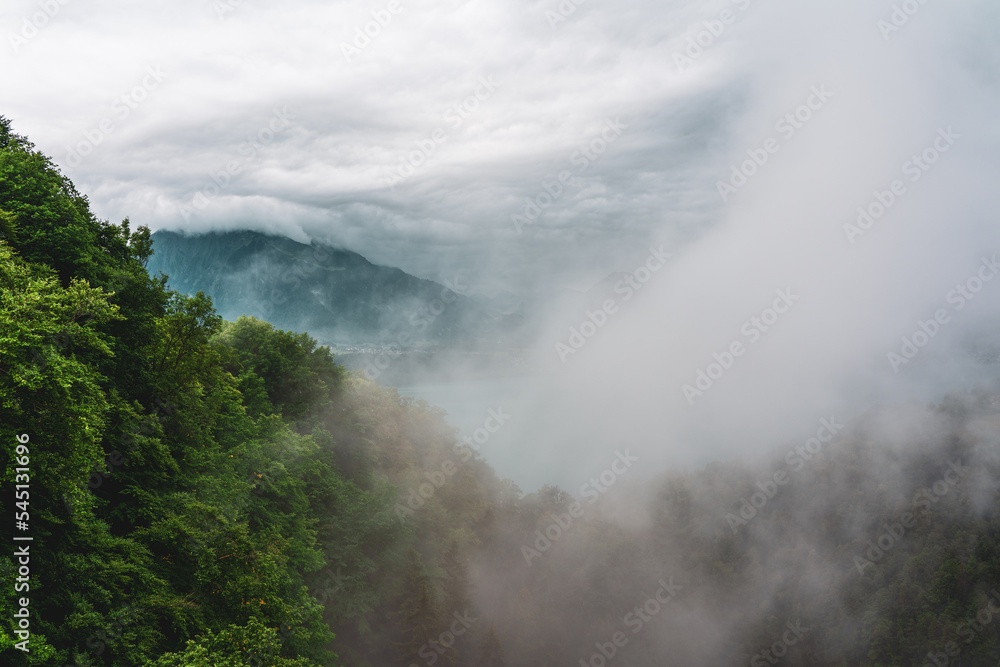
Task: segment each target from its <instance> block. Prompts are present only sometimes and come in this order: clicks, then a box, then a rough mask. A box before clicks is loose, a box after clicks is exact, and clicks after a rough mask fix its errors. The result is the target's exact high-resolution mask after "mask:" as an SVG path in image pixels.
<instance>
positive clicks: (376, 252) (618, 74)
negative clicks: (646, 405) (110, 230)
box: [0, 0, 877, 291]
mask: <svg viewBox="0 0 1000 667" xmlns="http://www.w3.org/2000/svg"><path fill="white" fill-rule="evenodd" d="M43 5H44V3H39V2H37V1H32V0H24V1H22V0H12V1H10V2H5V3H3V8H2V10H0V12H2V13H0V20H2V23H3V25H4V26H5V31H6V32H7V34H6V36H5V39H4V42H5V43H4V48H3V49H2V56H0V64H2V77H3V80H4V81H3V82H4V90H5V95H4V100H3V102H4V104H3V106H4V108H3V113H5V114H6V115H7V116H9V117H11V118H13V119H14V121H15V123H16V127H17V128H18V129H19V130H20V131H21V132H24V133H27V134H29V136H31V138H32V139H33V140H34V141H35V142H36V143H37V144H38V146H39V147H40V148H41V149H42V150H43V151H45V152H46V153H47V154H49V155H51V156H52V157H53V158H54V159H55V161H56V162H57V163H59V164H60V165H61V166H62V167H63V169H64V170H65V171H66V173H68V174H69V175H70V176H71V177H72V178H73V179H74V181H75V182H76V183H77V185H78V186H79V187H80V188H81V190H83V191H84V192H86V193H87V194H89V195H90V197H91V201H92V203H93V205H94V208H95V210H96V211H97V213H98V214H99V215H100V216H102V217H107V218H110V219H112V220H118V219H120V218H123V217H125V216H130V217H131V219H132V220H134V221H135V222H137V223H143V224H147V225H150V226H151V227H153V228H171V229H187V230H192V231H194V230H204V229H209V228H232V227H253V228H258V229H269V230H274V231H280V232H282V233H285V234H288V235H291V236H294V237H296V238H300V239H304V238H307V237H316V238H321V239H324V240H328V241H332V242H334V243H337V244H340V245H343V246H345V247H347V248H350V249H353V250H356V251H359V252H362V253H364V254H365V255H367V256H368V257H369V258H370V259H372V260H373V261H376V262H378V263H384V264H391V265H396V266H400V267H402V268H404V269H406V270H409V271H411V272H413V273H417V274H419V275H421V276H425V277H438V278H441V277H445V276H443V275H442V274H447V273H448V272H451V271H454V270H456V267H457V268H465V269H467V270H472V272H473V273H474V274H475V275H474V276H472V281H473V282H474V283H476V284H479V285H481V286H482V287H483V288H484V289H490V288H494V289H495V288H497V287H501V286H507V287H510V288H512V289H515V291H517V290H520V289H531V288H532V287H537V286H538V282H539V280H542V281H544V282H545V284H546V286H547V287H548V286H552V287H555V288H556V289H558V288H561V287H566V286H569V287H577V288H586V287H589V286H590V285H591V284H593V283H594V282H596V281H597V280H600V279H601V278H603V277H604V276H605V275H607V273H609V272H610V271H613V270H625V269H627V268H628V266H629V264H630V262H632V258H633V257H635V256H637V254H642V253H644V252H645V247H646V246H647V245H648V242H649V241H650V240H652V239H653V238H657V237H659V236H660V235H661V233H662V232H663V230H670V231H671V233H673V234H677V238H678V239H681V238H685V239H686V238H691V237H692V235H696V234H697V233H698V230H699V229H701V228H703V227H704V226H706V225H711V224H712V223H713V221H714V220H715V219H716V217H717V215H718V211H717V209H718V208H719V205H720V204H721V201H720V200H719V198H718V197H717V196H716V193H715V191H714V188H713V179H714V177H715V176H716V173H715V172H717V171H718V167H719V163H718V162H717V161H715V162H713V158H718V157H719V156H720V155H723V154H724V152H725V148H726V140H727V136H728V134H729V132H730V131H731V127H730V125H729V123H730V121H731V120H732V118H733V117H734V115H736V114H738V112H739V110H740V108H741V106H742V105H743V104H744V103H745V100H746V96H747V95H748V94H749V93H750V91H749V89H748V86H747V82H746V81H745V80H741V79H742V77H741V76H740V69H741V68H740V64H739V57H738V55H737V52H736V48H735V45H736V44H737V43H738V42H739V41H740V40H744V39H747V37H748V35H749V34H751V33H752V31H753V29H754V27H753V23H754V22H758V21H761V20H765V17H762V16H760V15H756V14H757V8H756V7H754V6H753V5H752V4H747V3H745V2H743V1H742V0H741V2H740V3H739V4H729V3H715V4H711V3H690V2H687V3H685V2H673V1H671V2H666V3H664V2H641V1H639V2H625V3H615V4H608V3H599V2H594V1H593V0H588V1H586V2H583V3H582V4H580V6H578V7H577V6H576V5H575V4H572V3H571V2H570V0H566V2H564V3H563V4H562V5H561V6H560V3H559V2H558V1H557V0H543V1H540V2H539V1H528V2H500V1H479V2H458V1H444V2H441V1H438V2H429V1H426V0H398V2H396V3H392V5H391V6H390V3H389V2H388V1H383V0H373V1H361V2H310V1H308V0H298V1H296V2H282V3H269V2H265V1H264V0H242V1H240V0H219V1H218V2H216V1H215V0H198V1H184V0H181V1H179V2H174V3H171V4H169V5H158V4H152V5H150V4H135V3H125V2H108V1H104V2H102V1H100V0H98V1H97V2H86V3H84V2H78V1H77V0H64V1H63V2H59V1H58V0H52V4H51V7H49V9H48V11H47V12H46V11H44V10H43V8H42V7H43ZM727 6H729V7H732V10H733V11H734V17H735V18H736V19H737V20H736V21H735V22H734V23H733V24H732V25H730V26H727V27H726V30H725V32H724V34H723V35H721V36H720V37H719V38H718V39H717V40H715V43H714V44H712V45H711V47H710V48H709V49H706V51H705V53H704V55H702V56H701V57H700V58H698V59H697V60H696V61H692V64H691V66H690V67H689V68H687V69H686V71H685V72H681V71H680V68H679V67H678V65H677V64H676V63H675V61H674V59H673V54H674V53H675V52H682V49H683V47H684V46H685V39H686V37H687V36H689V35H694V34H696V33H697V31H698V30H700V29H703V28H702V26H701V25H700V22H701V21H703V20H710V19H713V18H716V17H717V15H718V13H719V11H720V10H721V9H723V8H725V7H727ZM390 9H396V10H397V11H396V13H392V12H391V11H390ZM570 9H572V12H571V11H570ZM46 14H51V17H49V16H47V15H46ZM564 15H565V16H564ZM25 20H27V23H25ZM379 20H380V23H384V24H385V25H379V24H376V23H373V21H379ZM36 27H37V28H36ZM366 29H367V30H368V32H369V33H372V34H374V35H375V36H374V37H367V36H362V37H359V36H358V31H359V30H360V31H361V32H362V33H363V32H364V31H365V30H366ZM876 37H877V34H876ZM366 40H367V43H366ZM345 45H346V46H345ZM359 45H360V47H359ZM150 72H155V73H157V76H155V77H153V76H150ZM483 82H486V83H485V84H484V83H483ZM137 87H138V90H136V88H137ZM276 111H277V112H279V115H283V114H285V113H287V115H288V117H289V120H288V121H282V120H278V121H277V123H276V126H278V131H277V132H275V133H274V135H273V136H272V135H271V134H270V133H269V131H264V132H263V135H261V131H262V130H265V128H268V125H269V124H270V123H271V122H272V121H273V120H275V112H276ZM105 119H108V120H110V121H111V125H107V124H105V126H104V127H105V128H110V131H104V130H102V128H101V123H102V121H104V120H105ZM608 121H611V122H614V123H618V124H619V125H618V126H617V127H618V131H617V132H613V131H609V132H607V139H608V141H607V142H603V141H601V140H599V138H600V137H601V135H602V132H605V128H606V127H607V123H608ZM437 129H440V130H441V131H440V132H438V134H437V135H436V137H437V138H438V139H439V141H434V138H435V134H434V132H435V130H437ZM249 137H257V138H258V139H260V141H259V145H258V146H253V148H250V143H249V142H248V138H249ZM95 139H96V141H95ZM428 141H429V142H430V143H428ZM592 142H593V150H594V151H601V153H602V154H600V155H598V154H597V153H596V152H592V153H591V156H592V157H593V158H594V159H590V158H586V157H585V156H583V154H582V153H578V152H577V151H578V150H579V149H580V148H581V147H586V146H588V145H591V143H592ZM81 144H83V145H82V147H81ZM93 144H98V145H96V146H93ZM414 151H417V152H416V153H414ZM84 153H87V154H84ZM421 153H422V154H421ZM574 159H575V160H576V161H574ZM584 160H585V161H584ZM404 161H409V162H410V164H413V163H416V164H418V165H419V166H418V167H417V168H416V169H413V170H412V171H411V170H410V166H409V165H406V164H405V162H404ZM233 162H235V166H236V167H237V168H238V171H239V173H238V174H236V175H235V176H234V177H232V178H231V182H230V183H229V184H228V185H227V186H226V187H224V188H222V189H221V190H220V191H219V192H218V193H215V192H214V188H213V185H212V183H213V180H212V175H213V174H214V173H218V172H220V171H225V169H226V167H227V165H229V164H230V163H233ZM401 165H404V166H403V171H402V172H401ZM563 171H567V172H570V174H569V175H570V177H571V180H570V181H569V182H568V183H566V184H564V185H563V184H559V183H558V174H559V173H560V172H563ZM401 174H402V175H404V176H405V177H404V178H403V179H401V180H400V181H398V182H395V183H393V181H394V180H395V178H397V177H399V176H400V175H401ZM226 178H227V177H223V178H222V179H220V180H223V181H225V180H226ZM545 183H549V184H550V185H552V188H551V189H553V190H556V189H557V187H559V188H562V192H559V193H558V196H557V197H556V198H555V201H554V202H553V203H552V204H550V205H548V206H547V207H546V208H545V210H544V211H543V212H542V214H541V215H540V216H539V217H538V218H537V219H535V220H532V221H531V224H530V225H529V226H525V227H523V228H522V229H521V232H520V233H518V230H517V229H516V226H515V224H514V222H513V221H512V216H513V215H515V214H522V215H523V214H524V212H525V209H526V207H527V205H528V204H527V200H528V199H529V198H530V199H536V198H537V197H538V196H539V195H542V194H543V193H545V192H546V190H545V187H544V184H545ZM206 191H207V193H208V194H210V195H214V196H211V197H207V198H206V199H204V200H201V202H200V203H201V204H202V206H200V207H195V206H193V204H194V203H195V202H197V201H198V200H196V196H197V195H198V193H199V192H206ZM542 203H547V199H546V198H545V197H544V196H543V197H542ZM184 206H189V207H191V210H189V211H187V213H188V214H187V215H185V214H184V213H185V211H184V209H183V207H184Z"/></svg>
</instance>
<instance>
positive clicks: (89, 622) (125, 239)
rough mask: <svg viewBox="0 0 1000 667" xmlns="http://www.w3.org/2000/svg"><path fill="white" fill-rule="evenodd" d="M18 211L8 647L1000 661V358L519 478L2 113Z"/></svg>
mask: <svg viewBox="0 0 1000 667" xmlns="http://www.w3.org/2000/svg"><path fill="white" fill-rule="evenodd" d="M0 236H2V240H0V301H2V307H0V442H2V443H3V446H2V447H0V452H2V457H3V458H2V461H3V481H4V485H3V491H2V502H3V506H4V508H5V509H6V510H7V511H6V513H5V517H7V518H6V519H5V521H4V523H3V527H2V530H0V535H2V537H3V542H4V544H6V545H7V546H6V547H5V549H6V551H5V553H4V558H3V560H2V561H0V562H2V579H3V587H4V590H5V591H6V593H5V595H4V596H3V598H2V602H0V615H2V622H0V623H2V631H0V663H2V664H4V665H58V666H62V665H81V666H82V665H108V666H111V665H114V666H117V667H126V666H133V665H134V666H139V665H154V666H155V667H181V666H197V667H209V666H212V667H217V666H225V667H230V666H232V667H235V666H237V665H240V666H242V665H255V666H268V667H271V666H275V667H277V666H285V667H292V666H295V667H308V666H315V665H350V666H359V667H361V666H377V667H382V666H389V665H403V666H410V665H434V664H438V665H451V666H456V667H466V666H481V667H499V666H501V665H509V666H512V667H513V666H515V665H516V666H536V665H537V666H540V665H554V664H566V665H577V664H579V665H584V666H585V665H592V666H594V667H603V665H606V664H608V665H610V664H621V665H639V666H644V665H682V664H683V665H729V664H733V665H735V664H747V663H749V664H751V665H769V664H778V663H779V662H780V663H782V664H798V665H831V666H833V665H871V666H875V665H878V666H883V667H888V666H891V665H922V664H937V665H943V664H953V665H955V664H957V665H967V666H972V665H976V666H979V665H983V666H985V665H996V664H997V663H998V661H1000V517H998V515H997V509H998V507H1000V497H998V490H1000V488H998V484H997V482H998V479H1000V395H998V394H997V393H996V392H995V391H993V390H991V389H989V388H981V389H976V390H972V391H965V392H958V393H955V394H953V395H951V396H949V397H948V398H947V399H946V400H944V401H943V402H941V403H940V404H938V405H930V406H928V405H922V404H908V405H899V406H887V407H883V408H878V409H874V408H873V410H872V411H871V412H869V413H868V414H866V415H865V416H864V417H863V418H861V419H858V420H854V421H852V422H850V423H845V424H841V423H840V422H839V421H838V420H837V418H836V417H833V416H829V417H825V418H824V420H823V421H822V422H820V423H818V424H817V427H818V429H819V430H818V431H817V435H816V437H815V438H810V439H808V440H807V439H805V438H803V442H799V443H775V450H774V453H773V456H771V457H765V458H764V459H762V460H754V461H750V462H726V463H715V464H712V465H710V466H708V467H706V468H705V469H704V470H700V471H695V472H674V473H669V474H664V475H662V476H660V477H656V478H654V479H649V477H648V476H647V477H645V478H641V479H640V478H639V477H638V476H637V477H636V479H634V480H632V479H629V478H627V477H625V478H624V479H623V480H622V481H621V482H620V483H618V484H615V486H614V488H613V489H609V490H608V491H607V493H603V492H602V493H592V494H589V495H585V496H584V497H582V498H576V497H574V496H572V495H571V494H569V493H567V492H565V491H562V490H560V489H556V488H552V487H545V488H543V489H541V490H540V491H538V492H537V493H531V494H524V493H522V492H521V491H520V490H519V489H518V488H517V487H516V486H515V485H514V484H513V483H511V482H510V481H508V480H502V479H499V478H498V477H497V475H496V474H494V472H493V471H492V470H491V468H490V467H489V466H488V465H487V464H486V463H485V462H484V460H483V459H482V458H481V457H480V456H479V454H478V453H477V452H476V451H474V450H473V449H471V448H470V447H469V446H468V445H467V444H465V443H463V442H462V441H461V440H460V439H459V438H458V434H457V432H456V430H455V429H454V428H452V427H450V426H449V425H448V423H447V421H446V419H445V415H444V413H443V412H442V411H441V410H439V409H436V408H434V407H432V406H429V405H427V404H426V403H423V402H421V401H417V402H414V401H412V400H410V399H406V398H401V397H400V396H399V394H398V393H397V392H396V391H395V390H393V389H391V388H384V387H379V386H377V385H375V384H374V383H373V382H371V381H369V380H367V379H365V377H364V376H363V375H362V374H360V373H354V372H348V371H346V370H344V369H343V368H342V367H341V366H340V365H338V364H337V363H336V359H334V358H333V356H332V355H331V354H330V353H329V351H328V350H327V348H325V347H322V346H319V345H317V343H316V341H315V340H314V339H313V338H312V337H310V336H309V335H307V334H304V333H295V332H289V331H282V330H279V329H277V328H275V327H274V326H272V325H270V324H268V323H267V322H263V321H260V320H257V319H253V318H248V317H241V318H239V319H237V320H236V321H224V320H223V319H222V318H220V317H219V316H218V315H217V314H216V313H215V311H214V310H213V307H212V301H211V298H210V296H209V295H205V294H202V293H197V294H194V295H187V294H182V293H179V292H176V291H173V290H171V289H170V287H169V277H167V276H163V275H162V274H161V275H156V276H152V275H150V274H149V272H147V270H146V263H147V261H148V260H149V258H150V255H151V253H152V250H153V248H152V244H151V241H150V232H149V230H148V229H147V228H145V227H143V226H141V225H140V226H137V227H135V228H133V226H132V225H131V224H130V222H129V221H128V220H125V221H123V222H121V223H120V224H112V223H110V222H108V221H104V220H100V219H98V218H97V217H96V216H95V215H94V214H93V213H92V212H91V210H90V207H89V203H88V200H87V198H86V196H84V195H82V194H80V193H79V192H78V191H77V190H76V188H75V187H74V185H73V184H72V183H71V182H70V181H69V179H67V178H66V177H65V176H64V175H62V174H61V172H60V171H59V169H58V168H57V167H56V165H54V164H53V162H52V161H51V160H50V159H49V158H47V157H46V156H45V155H43V154H41V153H40V152H39V151H37V150H36V149H35V147H34V145H33V144H32V143H31V142H30V141H29V140H28V139H27V138H25V137H23V136H20V135H18V134H16V133H15V132H14V130H13V129H12V127H11V124H10V122H9V121H8V120H6V119H4V118H2V117H0ZM620 452H621V454H620V458H619V460H618V462H621V464H622V465H624V466H626V467H627V466H629V465H631V459H630V458H629V455H628V449H627V445H625V444H623V445H622V446H621V448H620ZM618 462H616V463H615V464H614V465H615V467H614V468H613V469H614V470H615V471H616V472H619V471H621V470H622V468H620V467H618ZM24 469H27V472H25V471H24ZM18 475H23V476H22V477H18ZM25 481H28V483H27V484H22V483H24V482H25ZM18 484H22V485H24V486H28V487H30V488H29V489H28V490H29V492H30V493H29V494H22V495H18V496H15V487H16V486H17V485H18ZM25 515H26V516H25ZM15 517H17V518H15ZM22 517H24V518H26V519H27V520H26V521H25V524H26V529H25V528H21V527H20V526H21V525H22V524H19V523H17V522H20V521H22ZM17 536H30V537H31V538H32V540H31V541H30V542H26V541H15V540H14V538H15V537H17ZM24 545H28V546H27V547H25V546H24ZM21 549H26V552H27V553H30V557H20V558H22V560H19V556H17V555H15V554H16V553H26V552H25V551H20V552H18V550H21ZM25 558H26V559H28V560H29V562H30V575H29V576H27V577H25V576H24V575H23V571H22V569H21V566H22V565H23V564H24V560H23V559H25ZM15 591H17V592H15ZM22 598H27V599H28V600H29V603H28V604H27V605H23V604H22V602H21V599H22ZM23 608H27V609H28V616H27V619H28V623H27V627H28V630H27V631H28V632H30V640H28V643H27V644H24V643H23V642H24V639H23V637H24V636H25V635H24V634H19V633H25V632H26V631H25V629H24V628H25V626H26V624H25V623H24V622H21V620H23V619H24V617H23V616H21V617H18V616H16V614H19V613H20V610H21V609H23ZM19 618H20V619H21V620H19ZM24 648H28V649H29V650H28V651H25V650H23V649H24Z"/></svg>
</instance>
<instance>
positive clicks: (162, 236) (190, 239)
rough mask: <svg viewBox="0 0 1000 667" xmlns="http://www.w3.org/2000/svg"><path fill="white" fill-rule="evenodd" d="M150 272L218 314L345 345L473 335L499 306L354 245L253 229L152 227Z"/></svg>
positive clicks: (488, 324) (451, 340) (487, 326)
mask: <svg viewBox="0 0 1000 667" xmlns="http://www.w3.org/2000/svg"><path fill="white" fill-rule="evenodd" d="M153 247H154V255H153V257H152V259H150V261H149V265H148V268H149V270H150V272H151V273H154V274H155V273H156V272H157V271H162V272H163V273H165V274H167V275H168V276H169V277H170V286H171V287H172V288H173V289H176V290H179V291H181V292H186V293H193V292H196V291H203V292H205V293H207V294H209V295H211V297H212V299H213V302H214V304H215V307H216V309H217V310H218V312H219V314H221V315H222V316H223V317H225V318H226V319H229V320H235V319H236V318H237V317H239V316H240V315H243V314H246V315H251V316H254V317H259V318H262V319H265V320H267V321H269V322H272V323H274V324H275V325H277V326H279V327H281V328H286V329H294V330H297V331H308V332H309V333H310V334H312V335H313V336H315V337H316V338H317V339H318V340H320V342H323V343H339V344H342V345H359V344H367V343H374V344H382V345H384V344H391V343H396V344H399V345H400V346H401V347H404V348H405V347H408V346H410V345H414V344H421V343H424V344H434V343H448V344H456V343H460V342H471V341H473V340H475V338H476V337H478V336H484V335H485V334H486V333H487V332H489V331H491V330H492V329H494V327H495V324H496V321H497V319H498V318H499V314H497V313H494V312H491V310H490V309H489V308H487V307H486V306H485V305H483V304H481V303H479V302H477V301H476V300H475V299H472V298H469V297H466V296H462V295H459V294H456V293H455V292H453V291H452V290H451V289H449V288H448V287H446V286H444V285H440V284H438V283H435V282H432V281H430V280H422V279H420V278H416V277H414V276H411V275H409V274H407V273H404V272H403V271H401V270H399V269H396V268H391V267H385V266H378V265H375V264H372V263H371V262H369V261H368V260H366V259H365V258H364V257H362V256H361V255H359V254H357V253H353V252H350V251H347V250H341V249H337V248H332V247H330V246H323V245H318V244H313V245H306V244H302V243H297V242H295V241H292V240H291V239H287V238H283V237H277V236H267V235H264V234H260V233H257V232H250V231H238V232H227V233H212V234H206V235H203V236H184V235H181V234H177V233H174V232H164V231H160V232H157V233H155V234H154V235H153Z"/></svg>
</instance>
